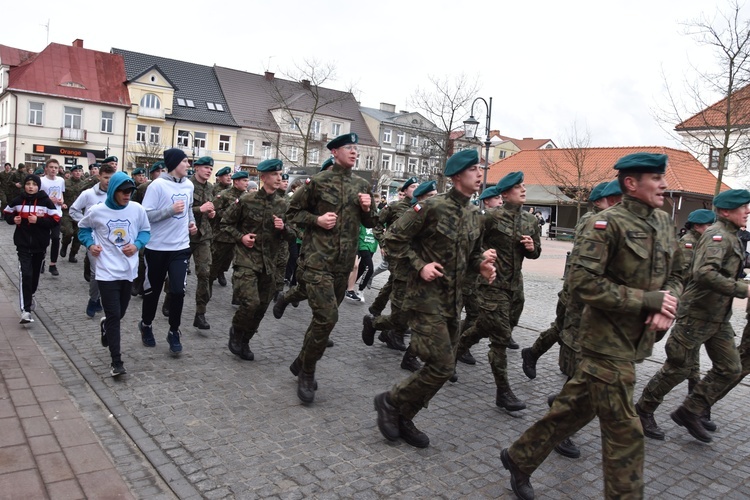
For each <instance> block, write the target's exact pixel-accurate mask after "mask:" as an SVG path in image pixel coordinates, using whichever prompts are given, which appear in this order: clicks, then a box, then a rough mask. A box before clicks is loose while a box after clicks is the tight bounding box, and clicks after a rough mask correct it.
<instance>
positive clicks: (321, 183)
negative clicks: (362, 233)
mask: <svg viewBox="0 0 750 500" xmlns="http://www.w3.org/2000/svg"><path fill="white" fill-rule="evenodd" d="M303 187H304V189H303V188H300V189H297V191H296V192H295V193H294V196H292V201H291V203H290V204H289V210H288V211H287V217H288V218H289V219H290V220H291V221H292V223H293V224H295V225H297V226H304V237H303V239H302V248H301V249H300V256H299V259H300V262H301V264H300V265H304V267H306V268H308V269H314V270H320V271H326V272H331V273H350V272H351V270H352V267H353V266H354V259H355V257H356V256H357V251H358V247H359V224H360V223H362V225H363V226H365V227H373V225H374V223H375V217H376V215H375V207H374V206H373V207H372V209H371V210H370V211H369V212H364V211H362V209H361V208H360V205H359V194H360V193H365V194H367V195H370V184H369V183H368V182H367V181H366V180H364V179H362V178H361V177H359V176H356V175H353V174H352V169H351V168H344V167H342V166H341V165H339V164H337V163H334V165H333V167H332V168H331V169H330V170H326V171H325V172H320V173H318V174H315V175H314V176H312V177H311V178H309V179H307V181H306V184H305V185H304V186H303ZM327 212H334V213H336V215H337V216H338V219H337V221H336V225H335V226H333V228H331V229H329V230H327V229H323V228H322V227H320V226H318V224H317V219H318V217H319V216H321V215H323V214H325V213H327Z"/></svg>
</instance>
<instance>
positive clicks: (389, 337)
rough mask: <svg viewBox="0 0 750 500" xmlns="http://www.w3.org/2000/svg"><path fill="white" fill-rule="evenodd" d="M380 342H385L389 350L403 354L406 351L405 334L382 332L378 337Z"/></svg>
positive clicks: (393, 331) (394, 331)
mask: <svg viewBox="0 0 750 500" xmlns="http://www.w3.org/2000/svg"><path fill="white" fill-rule="evenodd" d="M378 340H379V341H381V342H384V343H385V345H387V346H388V348H389V349H393V350H396V351H401V352H403V351H405V350H406V345H405V344H404V334H403V333H401V334H399V333H397V332H396V330H388V331H383V332H380V335H378Z"/></svg>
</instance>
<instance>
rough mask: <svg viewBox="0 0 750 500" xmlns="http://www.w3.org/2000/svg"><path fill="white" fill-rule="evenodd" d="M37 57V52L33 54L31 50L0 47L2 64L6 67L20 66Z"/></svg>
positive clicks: (0, 62)
mask: <svg viewBox="0 0 750 500" xmlns="http://www.w3.org/2000/svg"><path fill="white" fill-rule="evenodd" d="M35 55H36V52H31V51H30V50H23V49H17V48H15V47H8V46H7V45H0V64H2V65H4V66H10V67H13V66H18V65H20V64H23V63H25V62H26V61H28V60H29V59H31V58H32V57H34V56H35Z"/></svg>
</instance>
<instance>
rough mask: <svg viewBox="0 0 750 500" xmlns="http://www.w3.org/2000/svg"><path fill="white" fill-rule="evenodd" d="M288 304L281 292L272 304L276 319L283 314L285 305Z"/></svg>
mask: <svg viewBox="0 0 750 500" xmlns="http://www.w3.org/2000/svg"><path fill="white" fill-rule="evenodd" d="M288 305H289V302H287V301H286V298H284V294H283V293H282V294H281V296H280V297H279V299H278V300H277V301H276V303H275V304H274V305H273V317H274V318H276V319H281V317H282V316H283V315H284V311H285V310H286V306H288Z"/></svg>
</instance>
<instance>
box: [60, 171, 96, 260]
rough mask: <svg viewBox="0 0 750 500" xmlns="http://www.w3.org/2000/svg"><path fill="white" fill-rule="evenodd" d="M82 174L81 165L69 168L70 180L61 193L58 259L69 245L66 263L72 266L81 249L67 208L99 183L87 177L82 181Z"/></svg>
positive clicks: (76, 226)
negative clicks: (70, 263) (60, 233)
mask: <svg viewBox="0 0 750 500" xmlns="http://www.w3.org/2000/svg"><path fill="white" fill-rule="evenodd" d="M82 174H83V167H82V166H81V165H73V166H72V167H71V168H70V179H68V180H66V181H65V191H63V205H62V212H63V217H62V221H61V222H60V229H61V231H62V234H63V237H62V245H61V247H60V257H65V255H67V253H68V245H70V255H69V256H68V262H72V263H74V264H75V263H76V262H78V259H77V258H76V255H78V250H79V249H80V248H81V242H80V241H78V223H77V222H76V221H74V220H73V219H71V217H70V210H69V208H70V206H71V205H72V204H73V202H74V201H76V200H77V199H78V197H79V196H80V195H81V193H82V192H84V191H85V190H87V189H88V188H90V187H92V186H94V184H96V183H97V182H99V179H98V178H97V177H89V178H88V179H85V180H84V179H82V178H81V176H82Z"/></svg>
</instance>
